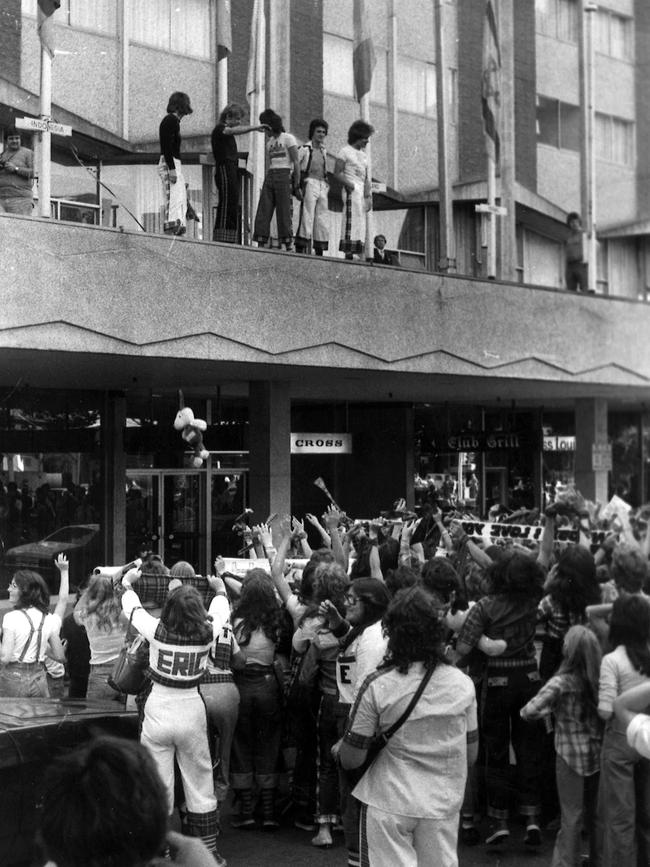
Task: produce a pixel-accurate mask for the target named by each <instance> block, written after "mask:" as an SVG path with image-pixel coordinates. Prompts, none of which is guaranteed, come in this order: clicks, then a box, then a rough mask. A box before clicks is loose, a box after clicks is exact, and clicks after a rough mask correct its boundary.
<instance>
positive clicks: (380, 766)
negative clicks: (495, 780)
mask: <svg viewBox="0 0 650 867" xmlns="http://www.w3.org/2000/svg"><path fill="white" fill-rule="evenodd" d="M423 675H424V666H423V664H422V663H421V662H418V663H413V664H412V665H411V666H410V668H409V671H408V672H407V674H400V673H399V672H398V671H396V670H395V669H387V670H386V671H378V672H377V673H376V674H375V675H373V677H372V678H369V679H368V680H367V681H366V683H365V684H364V685H363V687H362V689H361V692H360V693H359V696H358V698H357V703H356V704H355V706H354V708H353V709H352V714H351V719H350V723H349V728H348V731H346V734H345V741H346V742H348V743H350V744H351V745H352V746H356V747H359V748H362V749H363V748H367V746H368V745H369V743H370V740H371V739H372V738H373V737H374V735H375V734H378V733H379V732H382V731H386V730H387V729H388V728H390V726H391V725H392V724H393V723H395V722H397V720H398V719H399V718H400V716H401V715H402V714H403V713H404V711H405V710H406V708H407V707H408V704H409V702H410V700H411V699H412V698H413V695H414V693H415V692H416V690H417V688H418V686H419V684H420V681H421V680H422V677H423ZM476 729H477V717H476V695H475V691H474V684H473V683H472V681H471V680H470V678H469V677H468V676H467V675H466V674H463V673H462V672H461V671H459V670H458V669H457V668H454V666H452V665H445V664H444V663H439V664H438V666H437V667H436V669H435V671H434V672H433V675H432V677H431V680H430V681H429V683H428V684H427V686H426V688H425V690H424V692H423V693H422V695H421V696H420V699H419V701H418V703H417V704H416V706H415V707H414V708H413V710H412V712H411V714H410V716H409V717H408V719H407V720H406V721H405V722H404V723H403V724H402V725H401V726H400V728H399V729H398V730H397V731H396V732H395V734H394V735H393V736H392V738H391V739H390V740H389V741H388V743H387V744H386V746H385V747H384V749H383V750H382V751H381V753H380V754H379V756H378V757H377V759H376V760H375V762H374V763H373V764H372V765H371V767H370V768H369V769H368V770H367V771H366V773H365V774H364V775H363V777H362V778H361V780H360V782H359V783H358V785H357V786H356V787H355V789H354V791H353V795H354V797H355V798H358V799H359V800H360V801H362V802H363V803H364V804H368V805H370V806H372V807H377V808H378V809H380V810H385V811H387V812H389V813H395V814H398V815H401V816H411V817H413V818H418V819H444V818H449V817H451V816H453V815H455V814H456V813H458V811H459V810H460V807H461V804H462V801H463V795H464V793H465V780H466V777H467V736H468V734H469V733H470V732H472V733H474V734H475V733H476Z"/></svg>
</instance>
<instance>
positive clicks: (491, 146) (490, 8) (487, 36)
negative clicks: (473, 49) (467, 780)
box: [481, 0, 501, 165]
mask: <svg viewBox="0 0 650 867" xmlns="http://www.w3.org/2000/svg"><path fill="white" fill-rule="evenodd" d="M481 105H482V111H483V131H484V135H485V151H486V154H487V156H488V158H489V159H491V160H493V161H494V164H495V165H498V164H499V148H500V141H499V113H500V107H501V50H500V49H499V30H498V25H497V18H496V13H495V10H494V0H487V2H486V4H485V20H484V22H483V80H482V86H481Z"/></svg>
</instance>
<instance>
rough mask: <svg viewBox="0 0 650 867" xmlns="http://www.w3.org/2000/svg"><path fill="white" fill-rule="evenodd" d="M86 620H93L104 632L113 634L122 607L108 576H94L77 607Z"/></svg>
mask: <svg viewBox="0 0 650 867" xmlns="http://www.w3.org/2000/svg"><path fill="white" fill-rule="evenodd" d="M77 608H78V610H79V613H80V614H81V616H82V618H83V619H84V620H91V621H92V622H94V623H95V624H96V626H97V628H98V629H100V630H101V631H102V632H111V631H112V630H113V629H114V628H115V626H117V623H118V622H119V619H120V614H121V613H122V605H121V604H120V600H119V599H118V598H117V596H116V594H115V590H114V589H113V581H112V579H111V578H109V577H108V576H107V575H93V576H92V578H91V579H90V581H89V582H88V586H87V587H86V589H85V590H84V592H83V593H82V595H81V599H80V600H79V603H78V606H77Z"/></svg>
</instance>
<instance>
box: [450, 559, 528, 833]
mask: <svg viewBox="0 0 650 867" xmlns="http://www.w3.org/2000/svg"><path fill="white" fill-rule="evenodd" d="M485 580H486V583H487V586H488V587H489V592H488V594H487V595H486V596H484V597H483V598H482V599H479V601H478V602H477V603H476V604H475V605H474V606H473V607H472V608H471V609H470V611H469V614H468V615H467V618H466V619H465V622H464V624H463V626H462V627H461V630H460V632H459V634H458V640H457V642H456V652H457V653H458V655H459V657H460V658H461V660H462V659H463V658H464V657H466V656H468V655H469V654H470V653H471V651H472V650H473V649H474V648H475V647H476V646H477V645H478V642H479V640H480V638H481V636H482V635H484V634H485V635H487V636H488V638H492V639H502V640H504V641H505V642H506V649H505V650H504V651H503V653H502V655H500V656H498V657H488V658H487V665H486V668H485V674H484V675H483V677H482V683H481V720H482V726H481V730H482V736H483V743H484V746H485V759H486V784H487V802H488V815H489V816H490V817H491V818H492V820H493V823H494V824H493V827H492V828H491V830H490V834H489V835H488V837H487V839H486V841H485V842H486V844H487V845H488V846H497V845H500V844H502V843H504V842H506V841H507V840H508V838H509V837H510V830H509V828H508V813H509V806H510V801H511V795H512V789H513V783H514V788H515V789H516V791H517V795H518V803H519V812H520V813H521V815H522V816H523V817H524V819H525V821H526V835H525V838H524V842H525V843H526V845H528V846H531V847H533V846H538V845H539V844H540V843H541V832H540V828H539V814H540V773H539V764H538V763H539V732H538V731H537V727H536V726H535V725H526V723H524V721H523V720H522V719H521V717H520V715H519V711H520V710H521V708H522V707H523V706H524V705H525V704H526V703H527V702H529V701H530V699H531V698H532V697H533V695H535V693H536V692H537V690H538V689H539V684H540V678H539V671H538V669H537V660H536V657H535V643H534V642H535V630H536V627H537V605H538V603H539V600H540V599H541V597H542V593H543V584H544V571H543V569H542V567H541V566H540V565H539V564H538V563H537V562H536V561H535V560H534V559H533V558H532V557H531V556H529V555H527V554H521V553H510V554H508V555H507V556H505V557H503V559H501V560H498V561H496V562H494V563H492V565H491V566H489V567H488V569H487V572H486V579H485ZM459 664H462V662H459ZM511 745H512V749H513V750H514V753H515V758H516V778H515V780H514V781H513V780H511V773H512V772H511V765H510V746H511Z"/></svg>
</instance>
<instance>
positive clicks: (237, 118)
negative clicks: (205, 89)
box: [212, 102, 270, 244]
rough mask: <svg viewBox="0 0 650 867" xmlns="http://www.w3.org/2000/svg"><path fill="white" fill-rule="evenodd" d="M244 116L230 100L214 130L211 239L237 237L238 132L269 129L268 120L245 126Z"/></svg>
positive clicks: (228, 240)
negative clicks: (214, 210) (214, 190)
mask: <svg viewBox="0 0 650 867" xmlns="http://www.w3.org/2000/svg"><path fill="white" fill-rule="evenodd" d="M243 118H244V109H243V108H242V107H241V105H238V104H237V103H236V102H231V103H230V104H229V105H227V106H226V107H225V108H224V110H223V111H222V112H221V114H220V115H219V122H218V123H217V125H216V126H215V128H214V129H213V130H212V153H213V154H214V180H215V183H216V185H217V192H218V193H219V202H218V203H217V218H216V220H215V223H214V230H213V232H212V240H213V241H223V242H225V243H226V244H236V243H237V240H238V232H237V229H238V225H239V176H238V174H237V163H238V156H237V143H236V142H235V136H236V135H245V134H246V133H249V132H266V131H267V130H269V129H270V127H268V126H267V125H266V124H260V125H259V126H246V125H244V124H242V120H243Z"/></svg>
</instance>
